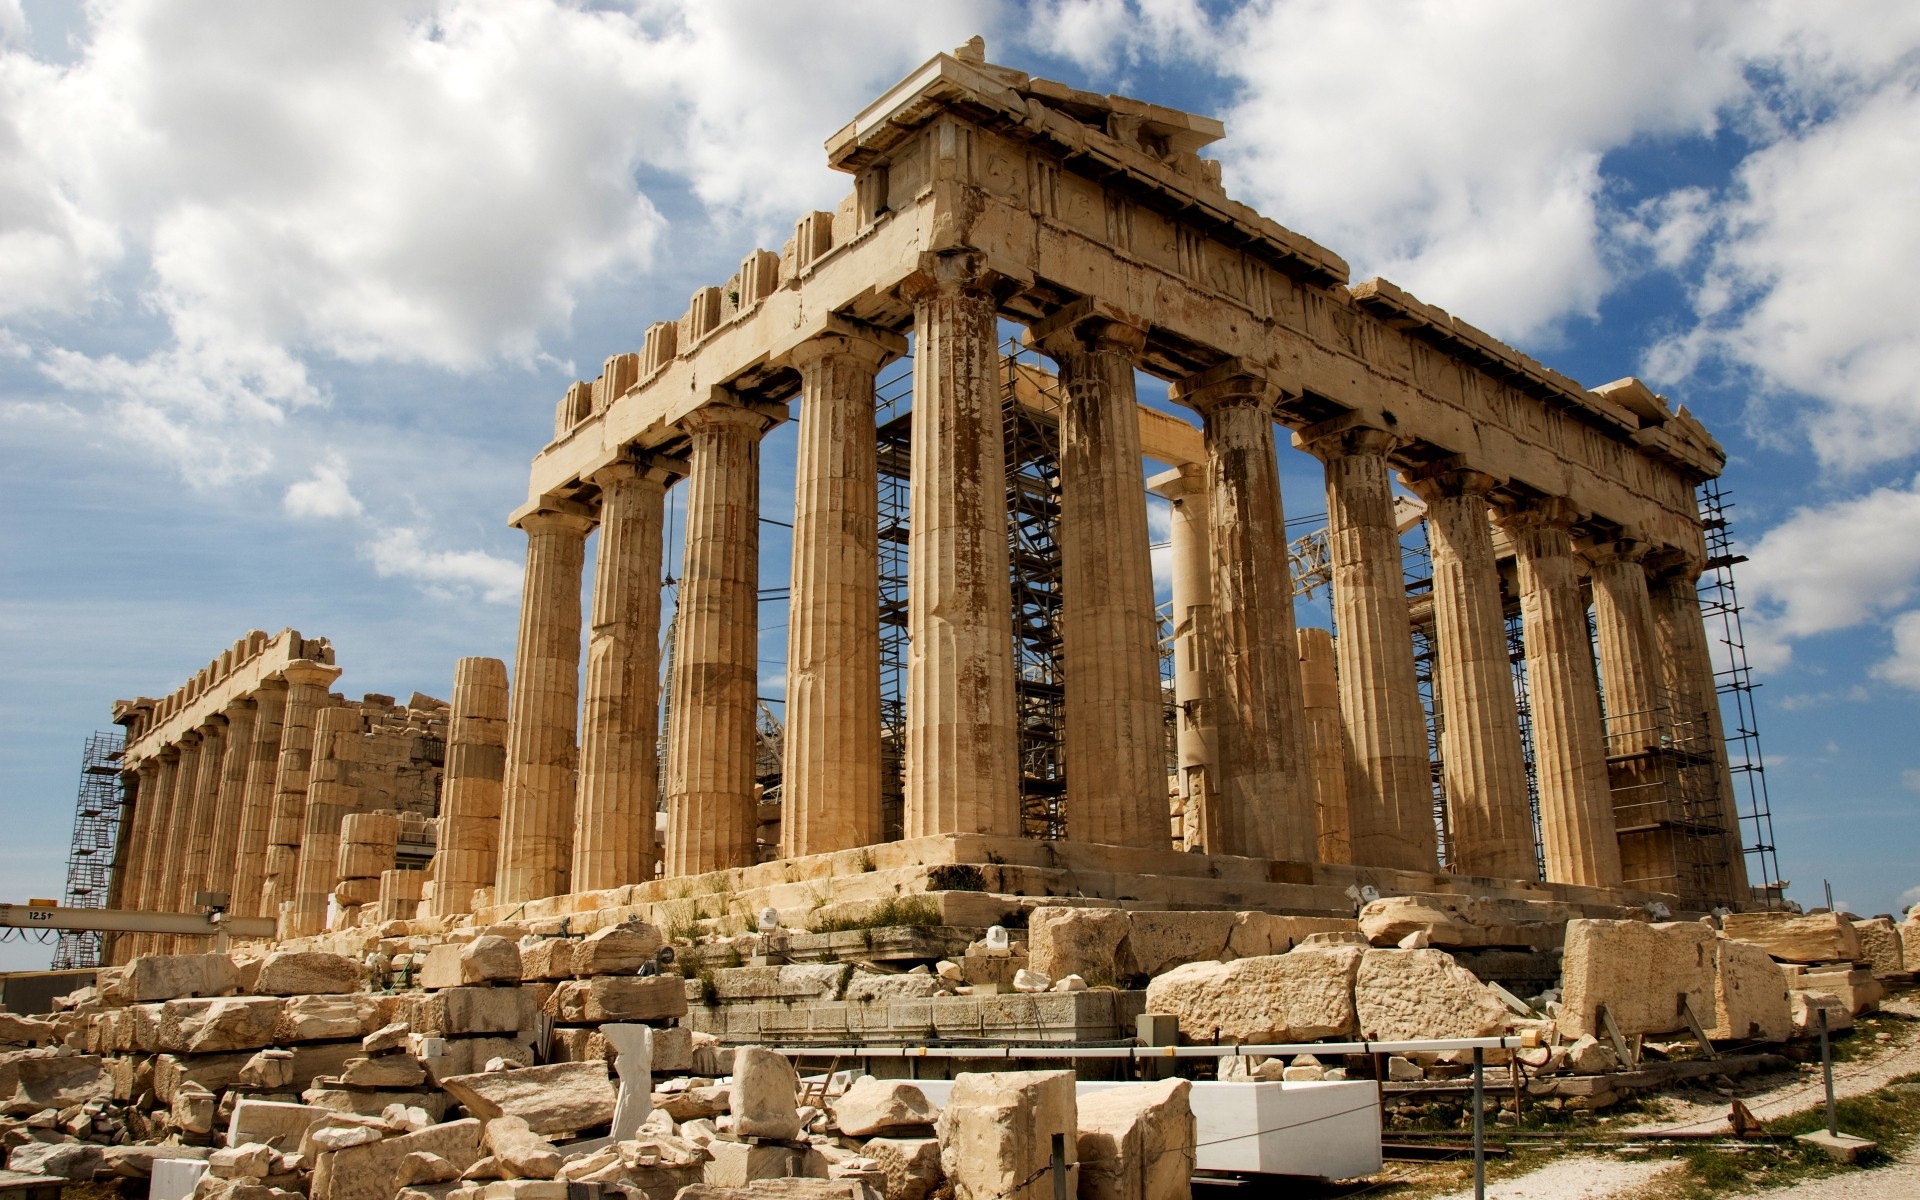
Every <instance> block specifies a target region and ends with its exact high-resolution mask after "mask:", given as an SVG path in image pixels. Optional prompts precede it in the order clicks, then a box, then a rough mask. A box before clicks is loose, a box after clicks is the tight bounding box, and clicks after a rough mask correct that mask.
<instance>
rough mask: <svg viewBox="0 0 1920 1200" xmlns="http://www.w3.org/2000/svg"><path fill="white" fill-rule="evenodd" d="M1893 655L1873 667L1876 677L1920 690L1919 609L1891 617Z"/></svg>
mask: <svg viewBox="0 0 1920 1200" xmlns="http://www.w3.org/2000/svg"><path fill="white" fill-rule="evenodd" d="M1891 629H1892V631H1893V657H1892V658H1889V659H1887V660H1886V661H1885V662H1883V663H1880V664H1879V665H1877V666H1875V667H1874V668H1873V675H1874V678H1876V679H1884V680H1886V681H1887V682H1888V683H1895V684H1899V685H1900V686H1901V687H1904V688H1912V689H1913V690H1915V691H1920V610H1916V611H1913V612H1904V613H1901V614H1900V615H1899V616H1897V617H1895V618H1894V619H1893V624H1892V626H1891Z"/></svg>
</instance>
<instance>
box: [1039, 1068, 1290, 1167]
mask: <svg viewBox="0 0 1920 1200" xmlns="http://www.w3.org/2000/svg"><path fill="white" fill-rule="evenodd" d="M1290 1069H1291V1068H1290ZM1192 1089H1193V1085H1192V1084H1190V1083H1188V1082H1187V1081H1186V1080H1184V1079H1162V1080H1157V1081H1154V1082H1151V1083H1135V1084H1128V1085H1127V1086H1125V1087H1117V1088H1104V1089H1102V1090H1100V1091H1097V1092H1093V1093H1090V1094H1088V1095H1086V1096H1084V1097H1081V1098H1080V1100H1079V1101H1078V1105H1079V1112H1078V1117H1077V1124H1078V1135H1077V1153H1076V1157H1077V1158H1078V1159H1079V1163H1080V1189H1079V1195H1080V1196H1081V1198H1082V1200H1178V1198H1179V1197H1184V1196H1189V1195H1191V1194H1192V1188H1191V1186H1190V1183H1189V1181H1190V1180H1191V1179H1192V1177H1193V1170H1194V1155H1195V1146H1196V1144H1197V1143H1198V1140H1199V1139H1198V1137H1197V1136H1196V1134H1195V1129H1194V1121H1193V1108H1192V1106H1191V1104H1190V1103H1189V1099H1188V1097H1189V1094H1190V1093H1191V1091H1192Z"/></svg>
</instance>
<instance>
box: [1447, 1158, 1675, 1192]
mask: <svg viewBox="0 0 1920 1200" xmlns="http://www.w3.org/2000/svg"><path fill="white" fill-rule="evenodd" d="M1680 1166H1681V1164H1679V1163H1677V1162H1675V1161H1673V1160H1672V1159H1660V1160H1659V1161H1643V1162H1636V1161H1634V1160H1632V1159H1624V1158H1591V1157H1588V1156H1586V1155H1581V1156H1580V1157H1578V1158H1559V1159H1555V1160H1554V1161H1552V1162H1550V1163H1547V1164H1546V1165H1545V1166H1543V1167H1541V1168H1540V1169H1539V1170H1537V1171H1529V1172H1527V1173H1526V1174H1525V1175H1519V1176H1515V1177H1514V1178H1512V1179H1497V1180H1491V1181H1489V1182H1488V1183H1487V1196H1488V1200H1624V1198H1626V1197H1633V1196H1639V1195H1641V1194H1642V1193H1644V1192H1645V1190H1646V1188H1647V1185H1648V1184H1650V1183H1652V1182H1653V1181H1654V1180H1656V1179H1658V1178H1660V1176H1662V1175H1665V1174H1666V1173H1667V1172H1669V1171H1676V1170H1679V1169H1680ZM1472 1198H1473V1186H1472V1185H1471V1184H1469V1185H1468V1186H1467V1187H1465V1188H1462V1189H1460V1190H1459V1191H1454V1192H1448V1193H1447V1194H1445V1195H1444V1196H1439V1197H1436V1198H1435V1200H1472Z"/></svg>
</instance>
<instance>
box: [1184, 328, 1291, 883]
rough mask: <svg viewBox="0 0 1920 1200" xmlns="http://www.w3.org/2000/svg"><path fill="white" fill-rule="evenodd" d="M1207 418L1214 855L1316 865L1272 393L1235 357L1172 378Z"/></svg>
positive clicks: (1193, 405)
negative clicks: (1216, 816)
mask: <svg viewBox="0 0 1920 1200" xmlns="http://www.w3.org/2000/svg"><path fill="white" fill-rule="evenodd" d="M1172 394H1173V398H1174V399H1176V400H1178V401H1179V402H1180V403H1182V404H1186V405H1188V406H1189V407H1191V408H1193V409H1195V410H1196V411H1198V412H1199V413H1200V416H1201V418H1202V419H1203V421H1204V429H1203V433H1204V436H1205V440H1206V447H1207V503H1208V526H1209V529H1208V533H1209V540H1210V543H1211V545H1212V550H1213V611H1214V637H1213V645H1214V650H1215V655H1216V657H1215V663H1216V676H1215V677H1216V679H1217V680H1218V682H1219V691H1218V692H1217V693H1216V694H1217V696H1218V698H1219V699H1218V703H1217V704H1216V706H1215V717H1214V719H1215V728H1216V731H1217V738H1218V742H1219V747H1220V768H1219V771H1218V773H1217V780H1216V782H1217V785H1218V791H1219V794H1220V804H1219V809H1218V811H1219V812H1220V814H1221V828H1220V830H1219V833H1220V836H1219V838H1218V844H1217V845H1209V847H1208V849H1209V850H1210V851H1211V852H1213V853H1216V854H1242V855H1249V856H1251V857H1255V858H1271V859H1282V860H1290V861H1296V862H1311V861H1313V860H1314V857H1315V855H1316V853H1317V850H1316V843H1317V841H1318V833H1317V831H1316V827H1315V821H1314V814H1313V783H1312V780H1311V779H1309V778H1308V774H1307V761H1306V713H1305V710H1304V709H1303V708H1302V706H1301V699H1300V651H1299V646H1298V643H1297V641H1296V639H1295V636H1294V619H1293V580H1292V576H1291V574H1290V572H1289V570H1288V567H1287V527H1286V512H1285V510H1284V508H1283V506H1282V504H1281V500H1280V466H1279V463H1278V461H1277V460H1276V459H1275V457H1274V442H1273V415H1274V395H1273V392H1272V389H1271V387H1270V385H1268V384H1267V383H1266V382H1265V381H1264V380H1260V379H1256V378H1253V377H1251V376H1249V375H1245V374H1236V373H1233V366H1232V364H1228V365H1227V366H1225V367H1223V368H1215V369H1214V370H1211V371H1209V372H1207V373H1206V374H1205V375H1202V376H1198V377H1195V378H1193V379H1189V380H1186V381H1183V382H1182V383H1180V384H1177V385H1175V387H1174V389H1173V393H1172Z"/></svg>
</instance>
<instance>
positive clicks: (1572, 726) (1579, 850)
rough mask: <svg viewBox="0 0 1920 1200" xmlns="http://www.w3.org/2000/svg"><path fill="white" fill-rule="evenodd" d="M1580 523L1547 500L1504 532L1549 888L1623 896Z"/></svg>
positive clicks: (1513, 515)
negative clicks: (1615, 891)
mask: <svg viewBox="0 0 1920 1200" xmlns="http://www.w3.org/2000/svg"><path fill="white" fill-rule="evenodd" d="M1576 515H1577V514H1576V513H1575V512H1574V511H1573V509H1572V507H1571V506H1570V505H1569V504H1567V502H1566V501H1564V500H1559V499H1553V498H1548V499H1543V500H1538V501H1533V502H1530V503H1526V504H1523V505H1520V506H1517V507H1514V508H1510V509H1507V510H1506V511H1504V512H1503V513H1502V514H1501V516H1500V525H1501V528H1503V529H1504V530H1506V533H1507V536H1508V538H1509V539H1510V540H1511V541H1512V543H1513V550H1514V559H1515V566H1516V573H1517V575H1518V578H1519V587H1520V621H1521V631H1522V634H1523V636H1524V638H1525V642H1526V661H1527V698H1528V701H1529V704H1530V705H1531V708H1532V713H1533V761H1534V773H1535V775H1536V776H1537V778H1538V781H1539V792H1540V837H1541V841H1542V842H1543V843H1544V844H1545V847H1546V860H1547V862H1546V866H1547V880H1548V881H1549V882H1551V883H1576V884H1583V885H1586V886H1589V887H1618V886H1619V885H1620V879H1621V876H1620V848H1619V845H1618V844H1617V843H1616V842H1615V840H1614V834H1613V802H1612V796H1611V793H1610V792H1609V789H1608V784H1607V744H1606V736H1605V731H1604V730H1603V729H1602V727H1601V721H1600V690H1599V681H1598V679H1597V678H1596V677H1595V675H1594V670H1593V641H1592V639H1591V638H1590V637H1589V636H1588V634H1587V602H1586V598H1585V597H1584V596H1583V595H1582V594H1581V591H1580V577H1579V574H1578V571H1577V569H1576V566H1575V559H1574V553H1573V534H1572V526H1573V522H1574V520H1575V518H1576Z"/></svg>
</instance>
